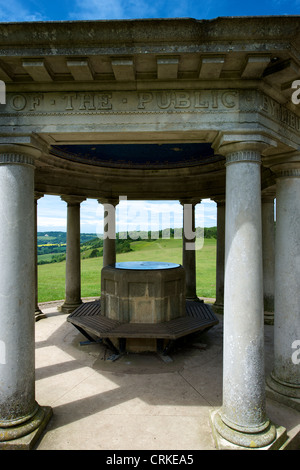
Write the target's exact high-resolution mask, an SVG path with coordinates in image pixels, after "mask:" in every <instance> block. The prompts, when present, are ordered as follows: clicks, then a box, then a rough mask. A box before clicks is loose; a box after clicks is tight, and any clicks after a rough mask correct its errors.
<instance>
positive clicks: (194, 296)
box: [185, 295, 204, 302]
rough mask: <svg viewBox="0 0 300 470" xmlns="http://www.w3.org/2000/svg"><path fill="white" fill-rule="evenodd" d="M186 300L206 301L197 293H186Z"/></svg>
mask: <svg viewBox="0 0 300 470" xmlns="http://www.w3.org/2000/svg"><path fill="white" fill-rule="evenodd" d="M185 300H189V301H192V302H204V300H202V299H199V297H198V296H197V295H190V296H189V295H186V297H185Z"/></svg>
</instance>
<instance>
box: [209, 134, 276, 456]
mask: <svg viewBox="0 0 300 470" xmlns="http://www.w3.org/2000/svg"><path fill="white" fill-rule="evenodd" d="M228 138H229V139H230V138H231V137H228ZM249 140H250V139H249ZM262 148H263V145H262V143H261V142H255V141H252V142H251V141H250V142H240V143H236V144H235V143H228V144H227V145H224V147H222V151H223V152H222V153H223V154H225V155H226V235H225V240H226V249H225V286H224V367H223V405H222V408H221V409H220V410H219V412H218V413H216V415H215V417H214V426H215V429H216V431H217V432H218V433H219V435H220V436H222V437H223V438H224V439H225V440H227V441H229V442H231V443H233V444H236V445H239V446H242V447H249V448H250V447H265V446H268V445H269V444H270V443H271V442H273V441H274V440H275V438H276V429H275V426H274V425H272V424H271V423H270V422H269V420H268V418H267V416H266V409H265V376H264V328H263V326H264V320H263V272H262V236H261V182H260V163H261V157H260V151H261V149H262Z"/></svg>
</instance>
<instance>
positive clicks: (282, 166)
mask: <svg viewBox="0 0 300 470" xmlns="http://www.w3.org/2000/svg"><path fill="white" fill-rule="evenodd" d="M264 165H265V166H267V167H268V168H270V170H271V171H272V172H273V173H274V174H275V178H289V177H292V178H297V177H298V178H299V177H300V152H290V153H285V154H280V155H275V156H274V155H272V156H269V157H265V158H264Z"/></svg>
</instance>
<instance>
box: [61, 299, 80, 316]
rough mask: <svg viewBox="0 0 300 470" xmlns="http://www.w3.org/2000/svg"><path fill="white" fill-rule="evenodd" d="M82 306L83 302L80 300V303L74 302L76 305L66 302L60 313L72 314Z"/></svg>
mask: <svg viewBox="0 0 300 470" xmlns="http://www.w3.org/2000/svg"><path fill="white" fill-rule="evenodd" d="M81 304H82V300H80V301H79V302H74V303H71V302H65V303H63V304H62V305H61V306H60V307H59V311H60V312H62V313H67V314H70V313H72V312H74V310H75V309H76V308H77V307H79V306H80V305H81Z"/></svg>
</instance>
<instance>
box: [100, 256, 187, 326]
mask: <svg viewBox="0 0 300 470" xmlns="http://www.w3.org/2000/svg"><path fill="white" fill-rule="evenodd" d="M154 265H155V266H156V267H153V266H154ZM184 283H185V271H184V268H183V267H182V266H180V265H175V264H173V263H151V262H147V261H145V262H128V263H116V264H115V265H113V266H105V267H104V268H103V269H102V272H101V313H102V315H105V316H106V317H108V318H111V319H112V320H118V321H120V322H128V323H161V322H165V321H169V320H172V319H174V318H178V317H182V316H184V315H185V285H184Z"/></svg>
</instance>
